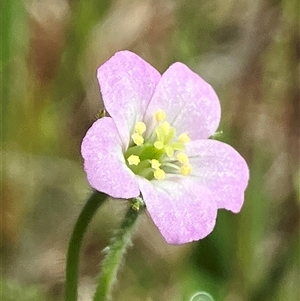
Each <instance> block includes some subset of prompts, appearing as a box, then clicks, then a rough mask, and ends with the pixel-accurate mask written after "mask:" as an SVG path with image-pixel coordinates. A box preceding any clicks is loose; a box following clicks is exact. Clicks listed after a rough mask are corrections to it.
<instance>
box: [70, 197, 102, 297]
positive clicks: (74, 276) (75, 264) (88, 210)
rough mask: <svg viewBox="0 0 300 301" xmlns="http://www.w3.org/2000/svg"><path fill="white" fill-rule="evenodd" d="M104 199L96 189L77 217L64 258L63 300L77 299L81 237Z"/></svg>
mask: <svg viewBox="0 0 300 301" xmlns="http://www.w3.org/2000/svg"><path fill="white" fill-rule="evenodd" d="M106 199H107V195H106V194H104V193H101V192H98V191H95V192H93V194H92V195H91V196H90V198H89V199H88V201H87V202H86V204H85V206H84V207H83V209H82V211H81V213H80V215H79V217H78V219H77V222H76V224H75V227H74V229H73V232H72V235H71V239H70V242H69V248H68V254H67V260H66V283H65V301H77V297H78V268H79V258H80V256H79V255H80V249H81V245H82V238H83V235H84V233H85V232H86V229H87V227H88V225H89V223H90V221H91V219H92V217H93V216H94V215H95V213H96V211H97V209H98V208H99V207H100V206H101V205H102V204H103V203H104V201H105V200H106Z"/></svg>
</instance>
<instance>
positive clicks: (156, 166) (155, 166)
mask: <svg viewBox="0 0 300 301" xmlns="http://www.w3.org/2000/svg"><path fill="white" fill-rule="evenodd" d="M160 166H161V163H160V162H159V161H158V160H156V159H152V160H151V168H153V169H155V170H158V169H160V168H159V167H160Z"/></svg>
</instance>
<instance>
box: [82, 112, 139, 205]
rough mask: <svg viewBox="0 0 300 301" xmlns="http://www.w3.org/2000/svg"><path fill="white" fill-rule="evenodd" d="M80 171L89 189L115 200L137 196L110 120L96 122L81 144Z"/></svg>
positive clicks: (113, 124)
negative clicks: (90, 187) (84, 175)
mask: <svg viewBox="0 0 300 301" xmlns="http://www.w3.org/2000/svg"><path fill="white" fill-rule="evenodd" d="M81 154H82V157H83V158H84V169H85V172H86V174H87V179H88V181H89V183H90V185H91V186H92V187H93V188H95V189H96V190H98V191H101V192H104V193H106V194H108V195H110V196H112V197H115V198H126V199H127V198H132V197H136V196H138V195H139V194H140V191H139V187H138V183H137V179H136V176H135V174H134V173H133V172H132V171H131V170H130V169H129V168H128V167H127V165H126V163H125V159H124V156H123V152H122V143H121V140H120V137H119V134H118V131H117V128H116V125H115V123H114V121H113V120H112V118H109V117H104V118H101V119H98V120H97V121H96V122H94V124H93V125H92V127H91V128H90V129H89V130H88V131H87V133H86V135H85V137H84V138H83V141H82V144H81Z"/></svg>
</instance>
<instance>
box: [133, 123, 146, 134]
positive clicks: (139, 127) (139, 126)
mask: <svg viewBox="0 0 300 301" xmlns="http://www.w3.org/2000/svg"><path fill="white" fill-rule="evenodd" d="M134 129H135V131H136V132H137V133H138V134H140V135H142V134H143V133H145V131H146V124H145V123H144V122H142V121H139V122H137V123H136V124H135V128H134Z"/></svg>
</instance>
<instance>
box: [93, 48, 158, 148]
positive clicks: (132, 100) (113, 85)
mask: <svg viewBox="0 0 300 301" xmlns="http://www.w3.org/2000/svg"><path fill="white" fill-rule="evenodd" d="M97 77H98V81H99V85H100V90H101V93H102V97H103V101H104V105H105V108H106V110H107V112H108V113H109V115H110V116H111V117H112V118H113V120H114V121H115V123H116V126H117V129H118V132H119V134H120V137H121V140H122V142H123V143H124V146H125V148H126V147H127V146H128V143H129V140H130V133H131V134H132V131H133V129H134V125H135V123H136V122H137V121H142V119H143V116H144V113H145V110H146V107H147V106H148V103H149V101H150V99H151V97H152V95H153V92H154V89H155V87H156V84H157V82H158V81H159V79H160V77H161V75H160V74H159V72H158V71H157V70H156V69H154V68H153V67H152V66H151V65H150V64H148V63H147V62H145V61H144V60H143V59H141V58H140V57H139V56H138V55H136V54H134V53H132V52H130V51H120V52H117V53H116V54H115V55H114V56H113V57H111V58H110V59H109V60H108V61H107V62H105V63H104V64H103V65H102V66H100V67H99V69H98V73H97Z"/></svg>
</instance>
